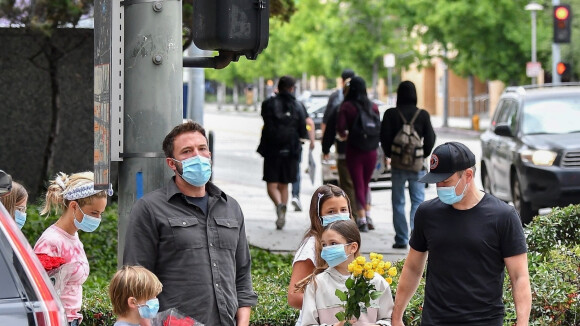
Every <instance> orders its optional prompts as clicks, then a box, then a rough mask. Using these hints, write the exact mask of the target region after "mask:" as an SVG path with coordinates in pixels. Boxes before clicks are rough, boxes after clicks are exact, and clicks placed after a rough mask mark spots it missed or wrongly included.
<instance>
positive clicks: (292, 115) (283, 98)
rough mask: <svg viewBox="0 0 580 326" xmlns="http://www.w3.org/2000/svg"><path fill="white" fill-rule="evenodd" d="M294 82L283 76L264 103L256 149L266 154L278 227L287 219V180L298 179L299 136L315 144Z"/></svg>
mask: <svg viewBox="0 0 580 326" xmlns="http://www.w3.org/2000/svg"><path fill="white" fill-rule="evenodd" d="M295 84H296V79H294V78H292V77H290V76H283V77H281V78H280V81H279V82H278V93H277V94H276V96H273V97H270V98H268V99H267V100H265V101H264V102H263V103H262V111H261V115H262V118H263V119H264V127H263V129H262V136H261V139H260V145H259V146H258V150H257V151H258V153H260V155H262V157H264V177H263V180H264V181H266V189H267V191H268V196H269V197H270V199H271V200H272V202H274V205H275V206H276V215H277V219H276V229H278V230H281V229H282V228H283V227H284V224H285V223H286V204H287V203H288V184H289V183H293V182H294V181H296V176H297V173H298V162H299V158H300V154H301V151H302V143H301V142H300V139H305V138H310V148H311V149H313V148H314V130H310V131H307V129H306V121H307V119H309V117H308V113H307V112H306V108H305V107H304V105H302V103H300V102H299V101H297V100H296V98H295V97H294V95H292V93H293V92H294V85H295Z"/></svg>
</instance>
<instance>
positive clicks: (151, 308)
mask: <svg viewBox="0 0 580 326" xmlns="http://www.w3.org/2000/svg"><path fill="white" fill-rule="evenodd" d="M137 307H138V309H139V315H140V316H141V318H147V319H151V318H155V316H157V311H159V299H157V298H153V299H150V300H147V301H146V302H145V304H137Z"/></svg>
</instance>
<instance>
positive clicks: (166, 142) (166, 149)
mask: <svg viewBox="0 0 580 326" xmlns="http://www.w3.org/2000/svg"><path fill="white" fill-rule="evenodd" d="M196 131H197V132H199V133H201V134H202V135H203V137H205V140H206V141H207V136H206V135H205V129H204V128H203V127H202V126H201V125H200V124H199V123H197V122H195V121H192V120H187V121H186V122H184V123H181V124H178V125H177V126H175V127H174V128H173V129H172V130H171V131H170V132H169V133H168V134H167V136H165V139H163V153H165V157H171V158H173V143H174V142H175V138H176V137H177V136H179V135H181V134H184V133H186V132H196Z"/></svg>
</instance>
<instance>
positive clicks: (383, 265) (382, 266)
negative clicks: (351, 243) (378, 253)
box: [377, 261, 385, 269]
mask: <svg viewBox="0 0 580 326" xmlns="http://www.w3.org/2000/svg"><path fill="white" fill-rule="evenodd" d="M377 267H378V268H380V269H383V268H385V262H384V261H382V262H380V263H379V264H378V265H377Z"/></svg>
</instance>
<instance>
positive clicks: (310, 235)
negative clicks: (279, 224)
mask: <svg viewBox="0 0 580 326" xmlns="http://www.w3.org/2000/svg"><path fill="white" fill-rule="evenodd" d="M309 212H310V228H309V229H308V230H307V231H306V233H305V234H304V238H303V239H302V242H301V243H300V248H298V250H297V251H296V255H295V256H294V261H293V262H292V276H291V277H290V284H289V286H288V304H289V305H290V306H291V307H294V308H296V309H301V308H302V299H303V297H304V288H305V287H304V286H301V287H300V289H297V285H296V284H297V283H299V281H300V280H304V279H305V278H306V277H308V276H309V275H311V274H312V273H313V272H314V270H315V269H316V268H317V267H320V268H322V269H324V268H326V264H325V263H324V261H323V260H322V259H320V251H321V250H322V246H321V245H320V239H321V235H322V231H323V227H324V226H326V225H328V224H329V223H331V222H333V221H338V220H349V219H352V216H351V214H350V212H351V209H350V201H349V200H348V197H347V196H346V194H345V192H344V191H343V190H342V189H340V188H339V187H337V186H334V185H331V184H328V185H324V186H320V187H318V189H316V191H315V192H314V194H312V199H311V200H310V210H309ZM318 264H321V265H318ZM301 316H302V313H301V314H300V316H299V317H298V320H297V322H296V326H300V325H302V323H301V319H302V317H301Z"/></svg>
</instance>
